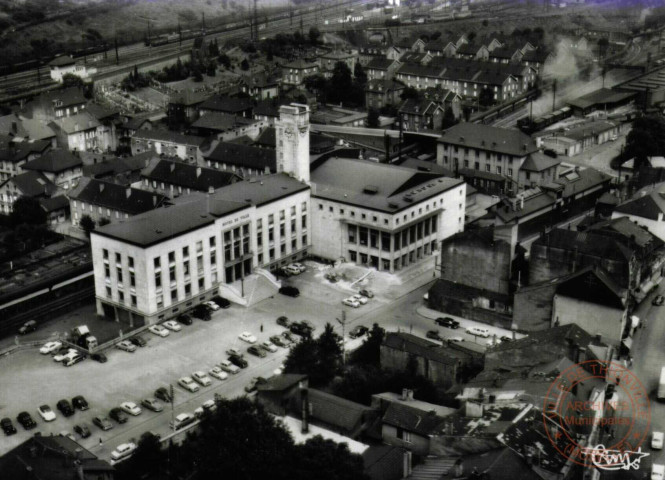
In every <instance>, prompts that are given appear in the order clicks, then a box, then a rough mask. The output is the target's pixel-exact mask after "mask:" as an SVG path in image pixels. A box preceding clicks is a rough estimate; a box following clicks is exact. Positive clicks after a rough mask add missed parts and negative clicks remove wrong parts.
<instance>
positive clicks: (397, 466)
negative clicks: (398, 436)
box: [361, 445, 406, 480]
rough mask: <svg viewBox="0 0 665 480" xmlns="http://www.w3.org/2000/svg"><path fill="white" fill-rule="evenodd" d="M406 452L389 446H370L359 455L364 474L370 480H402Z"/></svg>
mask: <svg viewBox="0 0 665 480" xmlns="http://www.w3.org/2000/svg"><path fill="white" fill-rule="evenodd" d="M405 454H406V450H404V449H403V448H400V447H393V446H391V445H372V446H370V447H369V448H368V449H367V450H365V451H364V452H363V453H362V454H361V455H362V457H363V466H364V472H365V474H366V475H369V478H370V479H371V480H386V479H393V478H402V476H403V472H404V467H403V464H404V455H405Z"/></svg>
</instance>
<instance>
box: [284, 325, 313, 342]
mask: <svg viewBox="0 0 665 480" xmlns="http://www.w3.org/2000/svg"><path fill="white" fill-rule="evenodd" d="M289 329H290V330H291V333H295V334H296V335H299V336H301V337H311V336H312V331H313V330H314V328H313V327H312V326H311V325H309V324H308V323H305V322H293V323H292V324H291V326H290V327H289ZM291 340H294V339H293V338H291Z"/></svg>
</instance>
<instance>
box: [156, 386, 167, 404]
mask: <svg viewBox="0 0 665 480" xmlns="http://www.w3.org/2000/svg"><path fill="white" fill-rule="evenodd" d="M155 398H156V399H158V400H161V401H162V402H166V403H171V394H170V393H169V390H168V389H167V388H165V387H159V388H158V389H157V390H155Z"/></svg>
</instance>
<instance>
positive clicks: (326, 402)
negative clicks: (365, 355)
mask: <svg viewBox="0 0 665 480" xmlns="http://www.w3.org/2000/svg"><path fill="white" fill-rule="evenodd" d="M307 398H308V402H309V407H310V415H311V418H312V419H316V420H319V421H321V422H323V423H325V424H327V425H331V426H335V427H339V428H342V429H343V430H345V431H347V432H353V430H354V429H356V428H357V427H358V426H360V424H362V423H363V422H364V421H365V414H366V413H368V412H371V411H372V409H371V408H370V407H368V406H366V405H362V404H360V403H356V402H352V401H350V400H347V399H345V398H342V397H337V396H335V395H331V394H330V393H326V392H323V391H321V390H316V389H314V388H310V389H309V390H308V397H307ZM297 404H298V405H300V397H298V400H297Z"/></svg>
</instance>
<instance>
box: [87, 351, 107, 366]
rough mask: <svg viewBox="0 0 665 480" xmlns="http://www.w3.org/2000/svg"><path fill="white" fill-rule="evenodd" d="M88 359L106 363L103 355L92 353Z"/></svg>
mask: <svg viewBox="0 0 665 480" xmlns="http://www.w3.org/2000/svg"><path fill="white" fill-rule="evenodd" d="M90 358H92V359H93V360H94V361H95V362H99V363H106V362H108V358H107V357H106V354H105V353H101V352H100V353H93V354H92V355H90Z"/></svg>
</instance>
